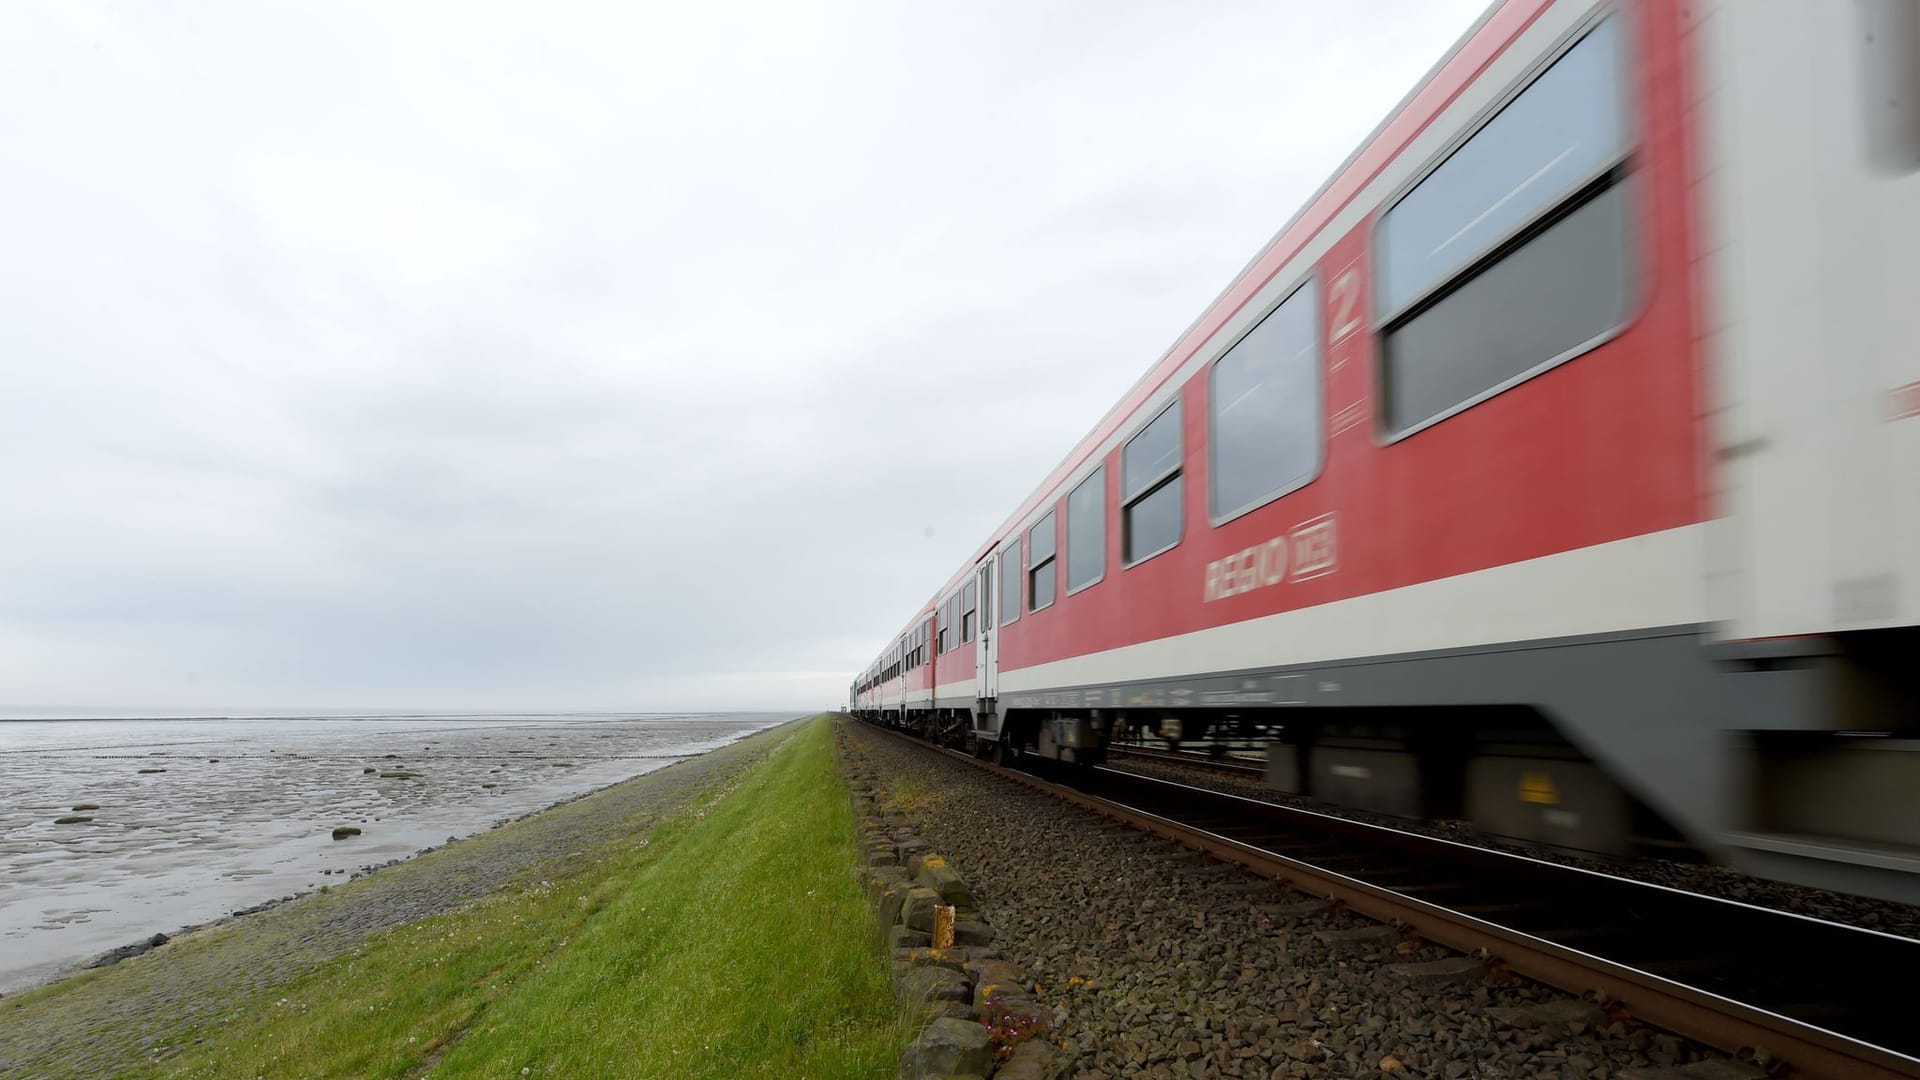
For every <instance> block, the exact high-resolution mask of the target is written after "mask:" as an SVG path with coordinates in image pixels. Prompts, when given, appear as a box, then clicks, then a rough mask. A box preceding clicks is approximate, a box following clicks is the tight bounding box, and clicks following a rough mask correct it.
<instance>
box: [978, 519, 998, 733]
mask: <svg viewBox="0 0 1920 1080" xmlns="http://www.w3.org/2000/svg"><path fill="white" fill-rule="evenodd" d="M975 573H976V574H977V575H978V577H977V579H976V582H977V584H978V586H979V588H978V589H977V590H976V592H975V595H977V596H978V597H979V598H980V640H979V641H978V643H976V645H975V647H974V650H973V656H974V661H973V663H974V685H975V687H976V688H977V692H976V694H975V696H976V697H978V698H980V699H981V700H982V701H987V700H991V699H993V698H995V697H998V696H999V695H1000V678H999V667H1000V665H999V663H998V662H997V661H998V659H999V658H998V656H997V655H996V652H997V650H996V649H995V648H994V645H995V641H996V639H997V638H998V637H999V635H998V634H997V633H996V632H995V627H994V623H993V616H994V614H995V613H996V612H997V611H999V609H1000V598H999V597H998V596H997V595H996V594H995V593H994V591H993V584H994V577H995V576H996V575H995V574H994V572H993V556H992V555H988V556H987V557H986V558H985V559H983V560H981V563H980V568H979V569H978V570H977V571H975ZM976 726H978V725H977V724H976Z"/></svg>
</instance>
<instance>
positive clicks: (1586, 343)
mask: <svg viewBox="0 0 1920 1080" xmlns="http://www.w3.org/2000/svg"><path fill="white" fill-rule="evenodd" d="M1916 72H1920V7H1916V6H1913V5H1907V4H1904V3H1899V2H1895V0H1888V2H1865V3H1860V4H1854V5H1808V4H1800V3H1788V2H1778V3H1770V2H1749V0H1742V2H1737V3H1736V2H1731V0H1722V2H1718V3H1714V2H1693V3H1688V4H1684V5H1683V4H1681V3H1679V2H1678V0H1640V2H1633V3H1595V2H1592V0H1508V2H1506V3H1500V4H1496V5H1495V6H1494V7H1493V8H1492V9H1490V10H1489V11H1488V12H1487V13H1486V14H1485V15H1484V16H1483V17H1482V19H1481V20H1480V22H1479V23H1478V24H1477V25H1476V26H1475V27H1474V28H1473V29H1472V30H1471V31H1470V32H1469V33H1468V34H1467V35H1466V36H1465V37H1464V38H1463V39H1462V40H1461V41H1460V42H1459V43H1458V44H1457V45H1456V46H1455V48H1454V49H1453V51H1452V52H1451V53H1449V55H1448V56H1447V57H1446V58H1445V59H1443V60H1442V62H1441V63H1440V64H1439V65H1438V66H1437V67H1435V69H1434V70H1433V71H1432V72H1431V73H1430V74H1429V75H1428V77H1427V78H1426V79H1425V80H1424V81H1423V82H1422V84H1421V85H1420V86H1419V87H1418V88H1417V89H1416V90H1415V91H1414V92H1413V93H1412V94H1411V95H1410V96H1409V97H1408V98H1407V99H1406V100H1405V101H1404V102H1403V103H1402V104H1401V105H1400V106H1399V108H1398V109H1397V110H1396V111H1395V112H1394V114H1393V115H1392V116H1391V117H1389V119H1388V120H1387V121H1386V122H1385V123H1383V124H1382V125H1381V126H1380V127H1379V128H1378V129H1377V130H1376V131H1375V132H1374V134H1373V135H1372V136H1371V137H1370V138H1369V139H1368V140H1367V141H1366V142H1365V143H1364V144H1363V146H1362V147H1361V148H1360V149H1359V150H1358V151H1357V152H1356V153H1355V154H1354V155H1353V157H1352V158H1350V159H1349V160H1348V161H1347V163H1346V164H1345V165H1343V166H1342V167H1341V169H1340V170H1339V171H1338V172H1337V173H1336V174H1335V176H1334V177H1333V178H1332V179H1331V180H1330V181H1329V182H1328V183H1327V185H1326V186H1325V187H1323V188H1322V189H1321V191H1320V192H1319V193H1318V194H1316V195H1315V196H1314V198H1313V199H1312V200H1310V201H1309V203H1308V204H1307V205H1306V206H1305V207H1304V208H1303V209H1302V210H1301V211H1300V212H1299V213H1298V214H1297V215H1296V216H1295V217H1294V219H1293V220H1292V221H1291V222H1290V223H1289V224H1288V225H1287V226H1286V227H1285V228H1283V229H1282V230H1281V232H1280V233H1279V235H1278V236H1276V237H1275V238H1274V239H1273V241H1271V242H1270V243H1269V244H1268V245H1267V246H1266V248H1265V249H1264V250H1263V251H1262V252H1261V253H1260V254H1259V256H1258V257H1256V258H1255V259H1254V260H1253V262H1252V263H1251V264H1250V265H1249V266H1248V267H1247V268H1246V269H1245V270H1244V271H1243V272H1242V273H1241V274H1240V275H1239V277H1238V278H1237V279H1236V280H1235V281H1234V282H1233V283H1232V284H1231V285H1230V286H1229V287H1228V289H1227V290H1226V291H1225V292H1224V293H1223V294H1222V295H1221V296H1220V297H1219V299H1218V300H1217V301H1216V302H1215V303H1214V304H1213V305H1212V306H1211V307H1209V309H1208V310H1207V311H1206V312H1205V313H1203V314H1202V315H1201V317H1200V318H1199V319H1198V320H1197V321H1196V322H1195V323H1194V324H1193V326H1192V327H1191V328H1190V329H1189V330H1188V331H1187V332H1186V333H1185V334H1184V335H1183V336H1182V337H1181V339H1180V340H1179V341H1178V342H1176V343H1175V345H1174V347H1173V348H1172V349H1170V350H1169V351H1168V352H1167V353H1166V354H1165V355H1163V356H1162V358H1161V359H1160V360H1159V361H1158V362H1157V363H1156V364H1155V365H1154V366H1153V367H1152V368H1151V369H1150V370H1149V371H1148V372H1147V374H1146V375H1145V376H1144V377H1143V378H1142V379H1141V380H1140V381H1139V382H1138V383H1137V384H1136V385H1135V386H1134V387H1133V389H1132V390H1131V391H1130V392H1129V393H1128V394H1127V395H1126V397H1125V398H1124V399H1123V400H1122V401H1121V402H1120V403H1119V404H1117V405H1116V406H1115V407H1114V408H1113V409H1112V410H1111V411H1110V412H1109V413H1108V414H1107V416H1106V417H1105V418H1104V419H1103V420H1102V421H1101V423H1100V424H1099V425H1098V426H1097V427H1096V428H1095V430H1094V431H1093V432H1092V433H1090V434H1089V435H1088V436H1087V437H1086V439H1084V440H1083V441H1082V442H1081V444H1080V445H1079V446H1078V447H1077V448H1076V449H1075V451H1074V452H1073V453H1072V454H1071V455H1070V456H1069V457H1068V459H1067V460H1066V461H1064V462H1062V463H1061V465H1060V466H1059V467H1058V468H1056V469H1055V470H1054V472H1053V473H1052V475H1050V476H1049V477H1048V478H1047V479H1046V481H1045V482H1044V483H1043V484H1042V485H1041V486H1040V487H1039V488H1038V489H1037V490H1036V491H1035V492H1034V494H1033V495H1032V496H1031V497H1030V498H1029V499H1028V500H1027V501H1026V502H1025V503H1024V504H1023V505H1022V506H1021V507H1020V508H1019V509H1018V510H1017V511H1016V512H1015V513H1014V514H1013V515H1012V517H1011V518H1010V519H1009V520H1008V521H1007V522H1006V524H1005V525H1004V526H1003V527H1002V528H1001V529H1000V530H998V531H997V532H996V533H995V534H994V535H993V537H992V539H991V541H990V542H989V543H987V544H985V545H983V546H982V547H981V548H980V549H979V551H978V552H977V553H976V556H975V558H974V559H973V560H971V561H970V562H969V563H968V564H967V565H966V566H964V567H962V568H961V569H960V570H958V571H957V572H956V573H955V574H954V575H953V577H952V578H951V579H950V580H949V581H948V582H947V583H946V584H945V585H943V586H942V588H941V589H940V590H939V592H938V593H937V594H936V598H935V601H934V603H933V604H932V605H931V608H930V611H931V630H930V636H931V637H932V639H933V647H932V649H931V650H930V653H931V655H930V658H929V659H930V665H929V666H933V667H934V668H935V670H934V672H933V673H932V676H931V684H930V685H931V700H930V703H929V704H927V705H926V706H924V707H922V706H918V705H916V706H915V707H913V708H911V709H905V710H903V711H902V713H901V715H900V716H899V718H898V719H899V720H900V721H901V722H902V723H906V724H909V725H915V726H918V727H919V728H920V729H921V730H923V731H924V732H925V733H926V734H928V735H930V736H933V737H938V738H943V739H945V740H946V741H949V742H962V741H968V742H971V743H972V744H973V745H975V746H976V747H977V748H980V749H982V750H983V751H986V750H991V751H996V752H999V753H1002V754H1008V753H1014V754H1017V753H1035V754H1039V755H1042V756H1046V757H1053V758H1060V759H1065V760H1073V761H1080V762H1091V761H1097V760H1099V759H1100V757H1101V755H1102V754H1103V752H1104V747H1105V746H1106V744H1107V740H1108V739H1109V738H1111V737H1112V734H1113V732H1114V731H1115V730H1116V729H1129V730H1145V731H1148V732H1152V733H1155V734H1157V735H1159V736H1161V737H1163V738H1166V739H1168V740H1170V741H1172V740H1186V741H1192V740H1193V739H1195V738H1199V737H1203V736H1205V735H1207V734H1209V733H1212V732H1218V731H1221V730H1237V729H1242V728H1250V727H1251V728H1257V729H1259V730H1261V731H1270V732H1274V733H1276V734H1277V740H1276V741H1275V742H1274V744H1273V745H1272V746H1271V747H1270V750H1269V755H1268V757H1269V769H1268V775H1269V779H1270V781H1271V783H1272V784H1274V785H1275V786H1277V787H1280V788H1283V789H1286V790H1290V791H1296V792H1300V793H1303V794H1308V795H1312V796H1314V797H1316V798H1319V799H1323V800H1326V801H1328V802H1332V803H1337V804H1342V805H1347V806H1352V807H1356V808H1361V809H1367V810H1374V811H1380V812H1385V813H1392V814H1400V815H1406V816H1423V817H1441V818H1455V819H1464V820H1467V821H1470V822H1472V823H1473V824H1474V825H1476V826H1477V827H1480V828H1482V829H1484V830H1486V831H1489V832H1493V833H1497V834H1500V835H1505V836H1512V837H1518V838H1522V839H1529V840H1536V841H1541V842H1546V843H1552V844H1559V845H1565V846H1571V847H1579V848H1586V849H1591V850H1598V851H1609V852H1620V851H1627V850H1630V849H1635V848H1642V849H1645V848H1654V849H1671V848H1684V849H1689V850H1692V851H1696V852H1699V853H1701V854H1704V855H1706V856H1709V857H1713V858H1717V859H1721V860H1725V861H1730V862H1733V863H1736V864H1740V865H1743V866H1746V867H1748V868H1750V869H1754V870H1757V871H1760V872H1763V873H1766V874H1770V875H1774V876H1780V877H1787V878H1794V879H1798V880H1803V881H1809V882H1811V883H1814V884H1821V885H1827V886H1830V887H1836V888H1841V889H1846V890H1851V891H1859V892H1867V893H1874V894H1879V895H1886V896H1893V897H1896V898H1901V899H1907V900H1916V899H1920V885H1916V882H1920V877H1916V876H1915V871H1916V870H1920V742H1915V741H1911V740H1910V738H1909V737H1908V736H1910V735H1911V734H1912V729H1914V728H1915V727H1916V726H1917V725H1916V719H1917V717H1920V628H1916V623H1917V622H1920V482H1916V480H1915V478H1914V472H1915V468H1916V466H1920V349H1917V348H1915V347H1914V345H1913V342H1915V341H1916V340H1920V334H1917V333H1916V331H1920V325H1916V324H1917V323H1920V307H1916V306H1915V305H1913V304H1911V303H1910V302H1907V301H1906V297H1907V296H1908V295H1909V294H1914V293H1915V292H1916V291H1917V290H1920V246H1916V245H1914V244H1913V243H1912V242H1911V238H1912V237H1913V236H1915V235H1920V234H1917V233H1916V230H1915V225H1916V224H1920V220H1917V219H1920V75H1916V74H1915V73H1916ZM926 617H927V613H925V612H923V613H922V616H921V618H920V620H918V622H924V621H925V619H926ZM896 644H897V643H896ZM882 666H883V667H884V666H885V665H882ZM883 696H884V695H883ZM878 704H879V709H880V711H881V712H883V713H884V712H885V710H886V709H887V708H889V706H887V705H886V703H885V701H884V700H880V701H879V703H878ZM853 706H854V708H855V709H856V711H859V712H861V713H862V714H863V715H874V711H875V710H874V706H875V700H874V699H872V698H871V697H863V696H862V695H861V693H860V692H859V690H858V688H857V687H856V692H855V695H854V698H853Z"/></svg>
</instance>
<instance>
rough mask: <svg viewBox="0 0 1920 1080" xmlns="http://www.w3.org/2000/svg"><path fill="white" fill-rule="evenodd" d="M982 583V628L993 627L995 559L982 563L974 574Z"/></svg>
mask: <svg viewBox="0 0 1920 1080" xmlns="http://www.w3.org/2000/svg"><path fill="white" fill-rule="evenodd" d="M973 577H974V580H975V581H978V582H979V583H980V629H982V630H991V629H993V560H991V559H989V560H987V561H986V562H984V563H982V564H980V569H979V570H978V571H976V572H975V573H974V575H973Z"/></svg>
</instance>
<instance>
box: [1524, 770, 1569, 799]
mask: <svg viewBox="0 0 1920 1080" xmlns="http://www.w3.org/2000/svg"><path fill="white" fill-rule="evenodd" d="M1520 801H1521V802H1529V803H1539V804H1540V805H1541V806H1553V805H1555V804H1557V803H1558V802H1559V801H1560V793H1559V792H1558V791H1555V790H1554V787H1553V777H1551V776H1549V775H1547V774H1546V773H1543V772H1530V773H1521V774H1520Z"/></svg>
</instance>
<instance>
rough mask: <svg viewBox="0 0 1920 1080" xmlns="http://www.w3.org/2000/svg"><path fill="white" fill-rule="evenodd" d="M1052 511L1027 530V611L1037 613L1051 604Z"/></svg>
mask: <svg viewBox="0 0 1920 1080" xmlns="http://www.w3.org/2000/svg"><path fill="white" fill-rule="evenodd" d="M1053 515H1054V511H1052V510H1049V511H1047V516H1046V517H1043V518H1041V519H1040V520H1039V521H1038V522H1036V523H1034V526H1033V528H1031V529H1028V530H1027V564H1028V565H1027V610H1028V611H1039V610H1040V609H1041V608H1043V607H1046V606H1048V605H1049V604H1052V603H1053V599H1054V596H1053V593H1054V585H1053V555H1054V550H1055V547H1056V544H1055V541H1054V537H1053Z"/></svg>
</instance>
